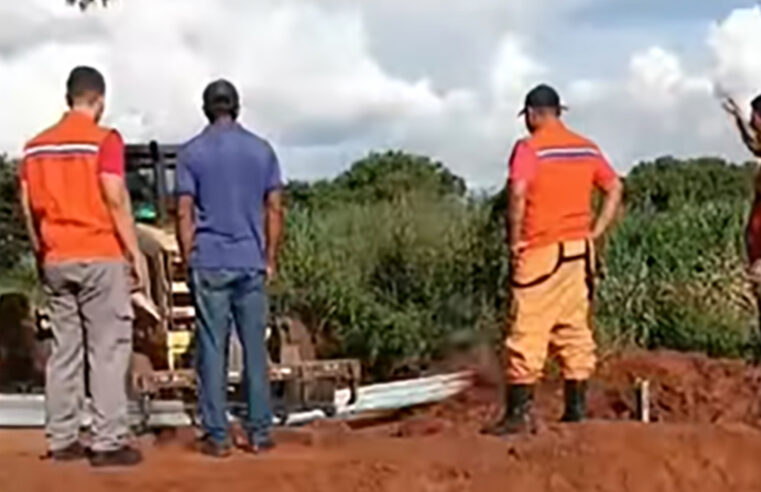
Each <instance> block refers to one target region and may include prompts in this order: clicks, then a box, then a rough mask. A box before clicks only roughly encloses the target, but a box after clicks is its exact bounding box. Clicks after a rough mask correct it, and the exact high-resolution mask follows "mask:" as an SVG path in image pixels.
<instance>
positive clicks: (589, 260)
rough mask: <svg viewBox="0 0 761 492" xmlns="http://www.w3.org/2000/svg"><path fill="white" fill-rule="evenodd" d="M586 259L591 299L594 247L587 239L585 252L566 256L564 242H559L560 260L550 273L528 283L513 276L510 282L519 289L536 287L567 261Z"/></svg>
mask: <svg viewBox="0 0 761 492" xmlns="http://www.w3.org/2000/svg"><path fill="white" fill-rule="evenodd" d="M581 260H584V267H585V270H586V283H587V292H588V295H589V299H590V300H591V299H592V298H593V297H594V268H593V266H594V265H593V259H592V249H591V248H590V247H589V241H587V242H586V243H585V244H584V253H582V254H580V255H573V256H566V255H565V246H564V244H563V243H562V242H560V243H558V261H557V262H556V263H555V267H554V268H553V269H552V271H550V272H549V273H545V274H544V275H541V276H540V277H537V278H535V279H534V280H532V281H530V282H526V283H521V282H517V281H516V280H515V278H511V280H510V283H511V284H512V286H513V287H515V288H518V289H528V288H531V287H536V286H537V285H541V284H543V283H544V282H546V281H548V280H549V279H551V278H552V276H553V275H555V274H556V273H557V272H558V270H560V267H562V266H563V265H564V264H565V263H570V262H573V261H581Z"/></svg>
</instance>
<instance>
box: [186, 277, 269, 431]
mask: <svg viewBox="0 0 761 492" xmlns="http://www.w3.org/2000/svg"><path fill="white" fill-rule="evenodd" d="M264 277H265V276H264V273H263V272H259V271H256V270H250V271H247V270H204V269H194V270H193V271H191V274H190V278H191V288H192V292H193V298H194V302H195V308H196V320H197V328H196V330H197V334H196V341H197V371H198V381H199V406H200V413H201V425H202V426H203V430H204V431H205V432H206V434H207V435H209V436H210V437H211V438H212V439H214V440H215V441H216V442H218V443H224V442H227V441H228V439H229V437H228V422H227V414H226V411H227V355H228V346H229V343H230V326H231V321H232V322H233V323H234V324H235V326H236V329H237V331H238V338H239V339H240V341H241V345H242V347H243V367H244V369H243V378H242V389H243V394H244V395H245V398H246V403H247V406H248V415H247V418H246V419H245V422H244V428H245V430H246V432H247V434H248V438H249V440H250V441H251V443H252V444H260V443H261V442H263V441H264V440H266V439H268V438H269V430H270V427H271V426H272V410H271V409H270V385H269V376H268V374H267V350H266V347H265V330H266V321H267V295H266V293H265V290H264Z"/></svg>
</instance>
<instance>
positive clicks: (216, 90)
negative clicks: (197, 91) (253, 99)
mask: <svg viewBox="0 0 761 492" xmlns="http://www.w3.org/2000/svg"><path fill="white" fill-rule="evenodd" d="M203 107H204V109H206V110H212V109H214V110H226V111H230V112H237V111H238V109H239V108H240V97H239V96H238V90H237V89H236V88H235V86H234V85H233V84H232V83H231V82H229V81H227V80H225V79H219V80H215V81H214V82H212V83H210V84H209V85H207V86H206V89H204V91H203Z"/></svg>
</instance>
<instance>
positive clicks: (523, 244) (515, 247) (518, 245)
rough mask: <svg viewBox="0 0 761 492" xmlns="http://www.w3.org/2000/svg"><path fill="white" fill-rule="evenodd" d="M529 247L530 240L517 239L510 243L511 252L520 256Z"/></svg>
mask: <svg viewBox="0 0 761 492" xmlns="http://www.w3.org/2000/svg"><path fill="white" fill-rule="evenodd" d="M527 247H528V241H516V242H514V243H511V244H510V254H512V255H513V256H518V255H520V254H521V253H523V251H525V249H526V248H527Z"/></svg>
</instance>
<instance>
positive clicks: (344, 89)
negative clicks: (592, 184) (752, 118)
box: [0, 0, 761, 188]
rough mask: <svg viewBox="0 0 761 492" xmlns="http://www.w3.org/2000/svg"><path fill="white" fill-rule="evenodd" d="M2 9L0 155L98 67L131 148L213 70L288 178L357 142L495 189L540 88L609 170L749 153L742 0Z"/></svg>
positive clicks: (760, 78)
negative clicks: (741, 130) (728, 109)
mask: <svg viewBox="0 0 761 492" xmlns="http://www.w3.org/2000/svg"><path fill="white" fill-rule="evenodd" d="M63 4H64V1H63V0H24V1H9V0H1V1H0V21H1V22H0V25H2V29H0V108H2V109H0V152H6V153H8V154H10V155H17V154H18V152H19V149H20V147H21V146H22V145H23V142H24V140H25V139H27V138H30V137H31V136H33V135H34V133H35V132H36V131H37V130H39V129H40V128H42V127H44V126H46V125H48V124H49V123H51V122H53V121H54V120H55V119H56V118H57V117H58V116H59V114H60V113H61V111H62V110H63V109H64V106H63V84H64V81H65V78H66V75H67V73H68V71H69V70H70V68H71V67H72V66H73V65H76V64H83V63H86V64H93V65H95V66H97V67H100V68H101V69H102V70H103V71H104V72H105V74H106V75H107V79H108V82H109V84H110V92H109V108H108V115H107V123H108V124H111V125H114V126H116V127H118V128H119V129H120V130H121V131H122V133H123V134H124V135H125V138H126V139H127V140H128V141H141V140H147V139H154V138H155V139H159V140H161V141H165V142H181V141H183V140H185V139H187V138H188V137H189V136H191V135H192V134H193V133H194V132H196V131H198V130H199V129H200V128H201V127H202V126H203V124H204V121H203V116H202V114H201V112H200V93H201V91H202V89H203V87H204V86H205V84H206V83H207V82H208V81H210V80H212V79H213V78H216V77H220V76H225V77H227V78H229V79H231V80H232V81H234V82H235V83H236V84H237V85H238V86H239V88H240V90H241V92H242V97H243V106H244V108H243V114H242V119H243V121H244V122H245V123H246V124H247V125H248V126H250V127H251V128H252V129H253V130H255V131H257V132H259V133H260V134H262V135H264V136H265V137H267V138H269V139H270V140H271V141H272V142H273V144H274V145H275V147H276V149H277V150H278V152H279V154H280V156H281V160H282V164H283V167H284V168H285V171H286V174H287V175H288V176H289V177H290V178H300V179H311V178H316V177H324V176H331V175H334V174H336V173H337V172H339V171H340V170H342V169H344V168H345V167H346V166H347V165H348V164H349V163H350V162H351V161H352V160H353V159H356V158H358V157H361V156H362V155H364V154H366V153H367V152H368V151H370V150H381V149H387V148H403V149H406V150H409V151H414V152H420V153H425V154H428V155H431V156H434V157H436V158H438V159H441V160H442V161H444V162H445V163H446V164H447V165H449V166H450V167H451V168H452V169H453V170H454V171H455V172H457V173H459V174H461V175H463V176H465V177H466V178H467V179H468V181H469V183H470V184H471V185H473V186H477V187H488V188H493V187H497V186H499V185H500V184H501V183H502V182H503V180H504V178H505V174H506V170H505V156H506V155H507V154H508V152H509V149H510V147H511V145H512V142H513V140H514V139H515V138H517V137H519V136H521V134H522V132H523V128H522V126H521V122H520V121H519V120H518V119H517V118H516V117H515V115H516V112H517V110H518V109H519V107H520V105H521V101H522V98H523V95H524V94H525V92H526V90H527V89H529V88H531V87H532V86H533V85H534V84H536V83H538V82H544V81H546V82H549V83H552V84H553V85H555V86H556V87H557V88H558V89H559V90H560V91H561V93H562V95H563V97H564V99H565V100H566V102H567V104H568V105H569V106H570V107H571V111H570V112H569V113H568V115H567V118H568V120H569V122H570V124H571V125H572V126H574V127H575V128H576V129H577V130H579V131H581V132H584V133H586V134H588V135H590V136H592V137H593V138H594V139H596V140H597V141H598V143H599V144H600V145H601V146H602V147H603V149H604V150H605V151H606V153H607V154H608V155H609V156H610V158H611V160H612V161H613V163H614V165H615V167H616V168H617V169H618V170H619V171H621V172H622V173H624V172H626V171H627V170H628V169H630V168H631V166H632V165H633V164H634V163H635V162H636V161H637V160H640V159H646V158H652V157H655V156H658V155H662V154H673V155H678V156H689V155H703V154H715V155H723V156H726V157H729V158H732V159H745V158H746V156H745V154H744V152H743V149H742V148H741V146H740V145H739V143H738V142H737V141H736V140H737V139H736V138H735V135H734V133H733V129H732V128H731V125H730V124H729V121H728V119H727V117H725V116H724V114H723V113H722V112H721V110H720V109H719V106H718V104H717V102H716V99H715V93H716V87H717V86H718V87H720V88H721V90H724V91H728V92H730V93H732V94H735V95H736V96H737V97H738V99H740V100H741V101H742V102H743V105H745V104H746V103H747V101H748V100H749V98H750V97H751V96H752V95H753V94H754V93H756V92H761V7H759V6H758V5H757V3H756V2H755V1H750V0H364V1H361V0H311V1H307V0H256V1H252V0H216V1H212V0H114V4H113V6H112V7H110V8H109V9H106V10H103V9H94V10H90V11H88V12H87V13H85V14H82V13H80V12H79V11H78V9H73V8H67V7H65V6H64V5H63Z"/></svg>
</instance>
